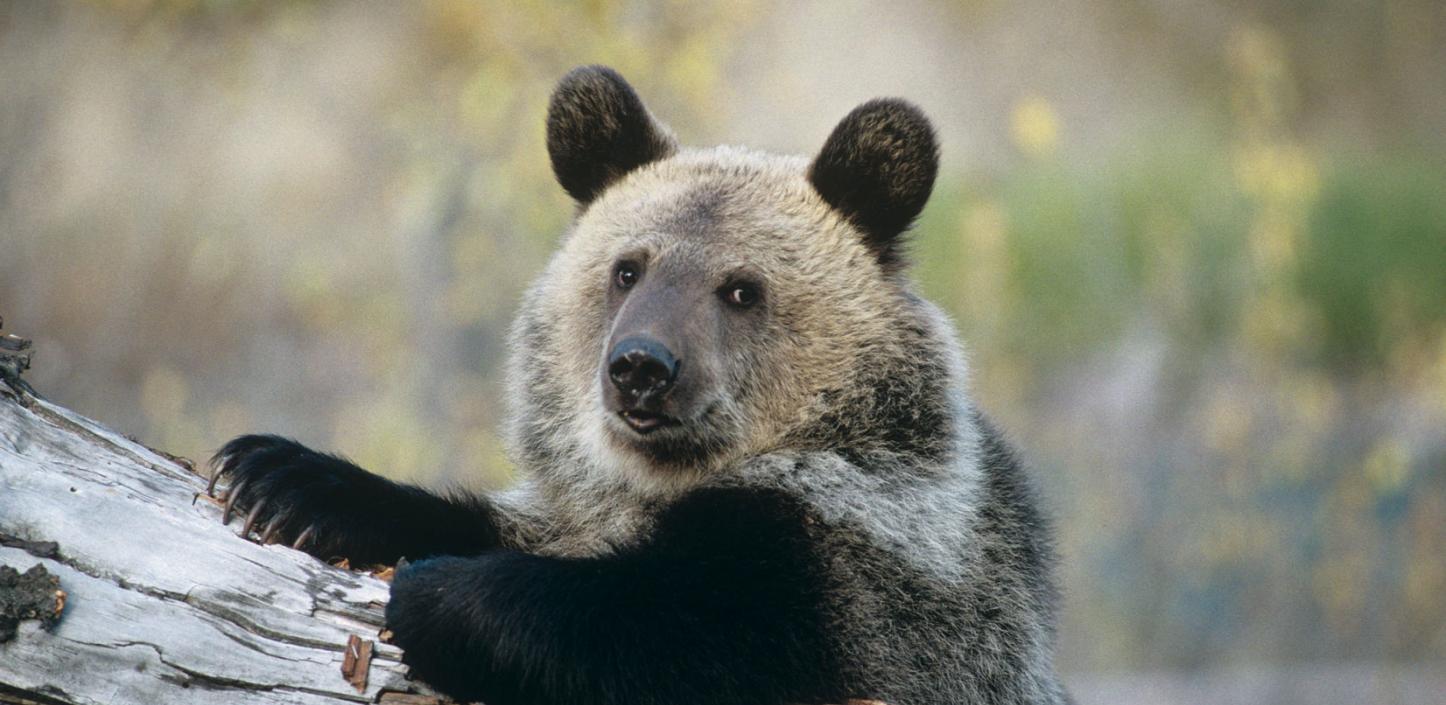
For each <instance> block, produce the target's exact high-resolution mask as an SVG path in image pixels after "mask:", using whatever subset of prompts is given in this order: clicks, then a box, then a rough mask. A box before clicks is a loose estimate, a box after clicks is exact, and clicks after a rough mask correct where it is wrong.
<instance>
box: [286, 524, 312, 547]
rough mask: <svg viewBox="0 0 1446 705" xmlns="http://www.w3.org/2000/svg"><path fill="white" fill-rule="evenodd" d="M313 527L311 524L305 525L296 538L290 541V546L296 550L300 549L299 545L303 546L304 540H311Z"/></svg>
mask: <svg viewBox="0 0 1446 705" xmlns="http://www.w3.org/2000/svg"><path fill="white" fill-rule="evenodd" d="M315 528H316V527H313V526H308V527H306V530H305V531H302V532H301V535H300V536H297V537H296V540H295V541H292V542H291V547H292V548H294V549H296V550H298V551H300V550H302V548H301V547H302V546H305V545H306V542H307V541H310V540H311V535H312V534H313V533H315Z"/></svg>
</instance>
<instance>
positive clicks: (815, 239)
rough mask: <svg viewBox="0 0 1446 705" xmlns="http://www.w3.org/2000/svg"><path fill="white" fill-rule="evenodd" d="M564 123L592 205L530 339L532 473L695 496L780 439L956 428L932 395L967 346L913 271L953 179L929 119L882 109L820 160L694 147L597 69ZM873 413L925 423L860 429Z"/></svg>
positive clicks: (895, 441) (846, 442) (570, 176)
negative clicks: (926, 229)
mask: <svg viewBox="0 0 1446 705" xmlns="http://www.w3.org/2000/svg"><path fill="white" fill-rule="evenodd" d="M548 125H549V140H548V144H549V149H550V152H551V156H552V162H553V165H554V170H555V171H556V172H557V175H558V180H559V182H560V183H562V185H563V186H564V188H565V189H566V190H567V191H568V192H569V193H570V194H572V195H573V196H574V197H575V198H576V199H577V200H578V203H579V213H578V216H577V219H576V221H575V222H574V224H573V227H572V228H571V230H570V231H569V233H568V234H567V236H566V237H565V240H564V242H563V243H562V246H561V249H560V251H559V252H558V254H557V255H556V256H555V257H554V259H553V261H552V262H551V263H550V265H549V267H548V271H547V272H546V273H545V274H544V275H543V276H542V277H540V278H539V284H538V285H537V286H536V287H535V288H534V289H533V290H532V291H531V292H530V293H529V295H528V297H527V300H526V302H525V303H524V306H523V313H522V316H521V318H520V321H519V324H518V329H517V330H516V331H515V332H516V334H517V335H515V336H514V340H518V341H519V344H518V345H517V347H516V348H515V349H514V355H513V371H512V375H511V378H512V379H513V380H514V381H516V382H519V383H520V384H519V385H518V387H515V388H514V392H515V393H514V395H513V396H512V398H513V399H521V400H523V402H524V403H523V405H522V407H523V408H522V409H521V410H520V413H519V414H518V415H519V416H520V417H521V421H520V423H519V424H518V426H517V427H516V428H515V429H514V437H515V438H516V440H517V443H516V445H518V447H519V452H520V453H522V455H523V456H524V457H530V458H532V459H534V460H537V461H538V462H536V463H532V462H529V463H528V464H529V465H533V466H534V467H545V466H547V465H548V464H549V463H550V462H556V461H557V459H558V458H562V457H571V458H573V459H574V460H579V461H580V462H589V460H590V461H591V462H592V463H594V464H597V465H600V466H602V468H603V469H604V470H605V471H616V472H617V473H619V474H623V475H632V476H635V477H641V478H644V479H646V480H648V481H649V482H662V483H664V484H673V485H679V486H683V485H687V484H689V483H690V481H691V480H694V479H696V478H698V477H699V476H702V475H706V474H708V473H712V472H716V471H718V470H719V469H720V468H726V467H728V466H729V465H730V464H732V463H734V462H736V461H738V460H740V459H743V458H747V457H750V456H753V455H757V454H760V453H765V452H768V451H770V450H773V449H777V448H782V447H787V448H789V449H791V450H799V449H802V450H807V449H809V448H810V447H819V448H829V449H832V450H843V451H848V450H849V449H850V446H855V448H854V449H855V450H859V451H862V450H864V449H866V448H874V449H885V450H893V451H900V450H902V451H908V450H916V449H915V448H912V447H910V441H911V440H918V441H920V442H922V443H924V444H926V445H937V444H938V443H940V439H947V438H949V437H950V435H951V434H950V432H949V430H948V429H947V428H945V425H946V419H944V418H943V417H944V416H946V415H947V406H948V404H947V402H946V401H945V400H942V399H935V398H933V397H937V396H938V395H939V394H940V393H941V392H940V390H943V389H944V388H945V387H947V386H948V385H947V384H946V383H945V381H944V378H945V377H947V376H949V375H950V374H951V372H955V373H957V371H951V370H948V369H945V368H946V367H948V362H947V361H950V360H953V359H955V358H957V357H958V356H957V355H954V354H951V353H952V351H947V350H939V349H937V348H939V347H940V346H941V345H942V344H947V343H941V342H940V341H949V340H951V338H952V336H950V335H948V334H943V335H940V334H939V333H940V331H938V330H936V329H937V328H938V327H939V321H940V320H941V318H940V316H939V315H938V312H937V311H935V310H934V309H933V308H932V307H931V306H929V305H928V304H925V303H923V302H922V301H921V300H920V299H918V298H917V297H915V296H914V295H913V294H912V293H911V292H910V290H909V286H908V282H907V280H906V279H905V277H904V276H903V271H902V270H903V258H902V255H901V249H902V243H901V236H902V234H903V232H904V230H905V229H906V228H907V226H908V224H909V223H910V222H911V221H912V220H913V218H914V217H915V216H916V215H917V214H918V212H919V210H920V209H922V207H923V205H924V202H925V201H926V200H927V197H928V194H929V190H930V189H931V188H932V184H933V179H934V174H935V172H936V170H937V151H936V148H935V145H934V139H933V133H932V130H931V128H930V127H929V125H928V122H927V120H926V119H925V118H924V117H923V115H922V114H921V113H919V112H918V111H917V109H915V108H913V107H912V106H909V105H907V104H905V103H903V102H901V101H888V100H883V101H873V102H871V103H867V104H865V105H864V106H861V107H860V108H859V109H857V110H855V111H854V112H853V113H851V114H850V115H849V116H848V117H846V118H845V119H844V121H843V122H841V123H840V124H839V126H838V127H837V128H836V129H835V130H834V132H833V134H832V135H831V136H830V137H829V139H828V140H827V141H826V143H825V145H824V147H823V149H822V150H821V151H820V153H819V155H818V156H817V157H815V158H814V159H813V160H811V161H810V160H807V159H804V158H799V157H786V156H775V155H769V154H764V153H761V152H756V151H751V150H745V149H740V148H733V147H718V148H712V149H702V150H692V149H680V148H678V147H677V145H676V143H675V142H674V141H673V138H672V136H671V134H670V133H669V132H668V131H667V129H666V128H665V127H663V126H662V125H661V124H659V123H657V122H656V121H655V120H654V119H653V118H652V117H651V116H650V115H649V114H648V113H647V111H646V109H645V108H644V107H643V106H642V103H641V101H640V100H638V98H637V96H636V95H635V94H634V93H633V92H632V89H631V88H629V87H628V86H627V84H626V83H625V82H623V81H622V79H621V78H620V77H618V76H617V75H616V74H615V73H612V72H611V71H610V70H607V69H603V68H599V67H586V68H583V69H578V70H576V71H574V72H573V73H572V74H569V76H568V77H567V78H564V80H563V81H562V83H561V85H560V86H559V88H558V90H557V92H556V93H555V94H554V99H553V105H552V108H551V109H550V111H549V121H548ZM941 361H944V362H941ZM861 396H862V397H863V398H860V397H861ZM904 406H907V407H908V408H907V409H905V408H900V407H904ZM869 413H884V414H891V413H902V414H904V415H905V416H907V417H909V418H907V419H904V420H905V421H907V422H908V423H904V424H901V423H899V422H898V420H896V419H883V420H882V421H883V422H878V421H879V420H874V422H871V423H861V422H857V421H859V420H860V419H859V418H858V417H859V416H861V415H862V416H867V415H868V414H869ZM931 418H932V420H933V422H934V423H933V425H930V424H927V423H922V422H923V421H929V420H930V419H931ZM852 429H867V432H864V433H853V435H854V436H858V437H849V436H850V433H851V430H852ZM900 429H904V430H905V432H904V433H903V434H902V435H907V436H911V437H912V438H903V437H902V436H901V432H900ZM870 434H872V435H873V436H878V435H879V434H884V435H886V436H893V437H892V438H884V437H866V436H868V435H870ZM914 445H918V444H917V443H916V444H914ZM539 454H541V455H544V456H547V457H538V455H539ZM581 459H589V460H581Z"/></svg>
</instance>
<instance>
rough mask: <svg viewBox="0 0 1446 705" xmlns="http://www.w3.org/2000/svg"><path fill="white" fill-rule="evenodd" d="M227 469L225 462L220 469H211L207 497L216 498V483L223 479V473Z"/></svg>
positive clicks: (207, 484)
mask: <svg viewBox="0 0 1446 705" xmlns="http://www.w3.org/2000/svg"><path fill="white" fill-rule="evenodd" d="M225 469H226V464H225V463H224V462H222V463H221V465H220V466H219V467H215V468H212V469H211V481H210V482H207V483H206V496H207V497H215V496H216V481H217V480H219V479H221V472H222V471H223V470H225Z"/></svg>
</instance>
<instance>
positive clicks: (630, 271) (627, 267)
mask: <svg viewBox="0 0 1446 705" xmlns="http://www.w3.org/2000/svg"><path fill="white" fill-rule="evenodd" d="M641 276H642V274H641V273H640V272H639V271H638V265H636V264H633V263H632V262H619V263H618V266H617V269H616V270H614V271H613V284H616V285H617V287H618V288H619V289H631V288H633V285H635V284H637V283H638V279H639V278H640V277H641Z"/></svg>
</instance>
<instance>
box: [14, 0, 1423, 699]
mask: <svg viewBox="0 0 1446 705" xmlns="http://www.w3.org/2000/svg"><path fill="white" fill-rule="evenodd" d="M594 62H598V63H606V64H610V65H612V66H614V67H616V68H618V69H619V70H620V71H621V72H622V73H623V74H624V75H626V76H627V77H628V78H629V79H630V80H631V81H632V82H633V83H634V84H635V86H636V87H637V88H638V90H639V91H640V93H642V95H643V96H644V98H645V99H646V100H647V101H648V103H649V105H650V106H651V107H652V109H653V110H654V112H655V113H656V114H658V115H659V116H660V117H661V118H663V119H664V120H665V121H667V122H669V123H670V124H671V125H672V126H673V127H674V128H675V129H676V131H677V132H678V133H679V135H680V137H681V138H682V139H683V140H684V141H685V142H687V143H691V144H701V145H707V144H714V143H718V142H733V143H743V144H748V145H753V146H758V147H764V148H768V149H772V150H776V151H784V152H793V153H811V152H813V150H815V149H817V148H818V147H819V146H820V145H821V144H822V142H823V139H824V138H825V137H826V136H827V134H828V131H829V130H830V128H831V127H832V126H833V125H834V124H835V123H836V121H837V120H839V119H840V118H841V117H842V116H843V115H844V114H845V113H846V112H847V111H848V110H849V109H850V108H852V107H853V106H854V105H856V104H858V103H860V102H862V101H863V100H866V99H868V98H871V97H875V96H879V95H901V96H906V97H908V98H910V99H912V100H914V101H916V102H917V103H919V104H921V105H922V106H923V107H924V108H925V109H926V111H927V112H929V114H930V115H931V116H933V118H934V119H935V121H936V123H937V125H938V128H939V132H940V135H941V139H942V142H943V146H944V169H943V173H942V175H941V178H940V182H939V184H938V187H937V189H936V191H935V195H934V198H933V201H932V202H931V205H930V206H929V207H928V209H927V210H926V211H925V214H924V217H923V220H922V223H921V225H920V227H919V228H918V232H917V238H916V242H915V254H916V259H917V262H918V265H917V267H916V270H915V271H916V273H917V275H918V276H919V278H920V280H921V286H922V288H923V290H924V292H925V293H926V294H927V295H928V296H930V297H931V298H933V299H934V300H936V301H938V302H940V303H942V304H943V305H944V306H945V307H946V308H947V309H948V310H949V311H950V312H951V313H952V314H953V315H954V317H955V320H956V321H957V324H958V328H959V331H960V333H961V335H962V336H963V337H964V339H965V341H966V343H967V345H968V346H969V347H970V349H971V351H972V356H973V361H974V369H975V380H974V383H975V388H976V393H977V396H978V397H979V399H980V400H981V403H982V405H983V406H984V408H985V409H987V410H988V411H989V412H990V413H991V414H992V415H994V416H995V418H996V419H997V420H998V421H999V423H1000V424H1001V425H1002V426H1003V427H1004V428H1005V429H1006V430H1007V431H1008V432H1009V433H1010V434H1011V435H1012V436H1013V438H1014V439H1015V440H1016V441H1017V442H1018V443H1019V444H1020V445H1021V446H1022V447H1023V448H1024V449H1025V452H1026V456H1027V457H1028V458H1029V460H1030V461H1031V464H1032V466H1033V468H1034V470H1035V473H1036V477H1037V479H1038V481H1039V484H1040V485H1041V487H1042V488H1043V490H1044V493H1045V495H1046V497H1047V500H1048V503H1049V506H1050V510H1051V512H1052V513H1053V515H1054V516H1055V517H1056V518H1057V524H1058V529H1059V545H1060V550H1061V553H1062V554H1063V565H1062V567H1061V577H1062V582H1063V587H1064V593H1065V603H1064V615H1063V622H1062V625H1061V652H1060V663H1061V667H1062V668H1063V670H1064V671H1065V672H1066V673H1067V680H1068V681H1069V683H1070V684H1071V687H1072V688H1073V689H1074V690H1075V692H1076V695H1077V696H1078V697H1079V699H1080V700H1081V701H1082V702H1083V703H1107V702H1139V703H1166V704H1167V703H1174V702H1180V703H1184V702H1198V701H1202V700H1203V699H1205V698H1207V697H1208V698H1210V699H1211V701H1212V702H1227V703H1230V702H1241V703H1248V702H1261V703H1266V702H1269V703H1294V702H1300V703H1332V702H1341V703H1345V702H1372V703H1427V702H1431V703H1440V702H1441V697H1442V693H1443V692H1446V70H1443V68H1442V67H1443V66H1446V4H1442V3H1441V2H1439V0H1388V1H1386V2H1376V3H1367V2H1359V1H1357V0H1316V1H1314V2H1286V1H1284V0H1265V1H1263V2H1243V1H1240V2H1237V1H1223V0H1216V1H1213V2H1186V1H1185V0H1111V1H1107V2H1099V1H1096V2H1084V1H1082V0H1012V1H1009V2H1005V1H1003V0H997V1H984V0H979V1H972V2H957V3H933V2H919V1H915V0H901V1H899V2H891V3H844V2H790V3H785V4H777V5H775V4H765V3H754V2H728V3H723V4H718V5H704V4H699V3H685V2H569V3H552V2H535V3H501V2H497V3H491V2H480V3H474V2H418V3H300V2H265V3H263V2H240V1H230V2H228V1H222V0H210V1H204V0H197V1H189V2H181V1H174V2H149V1H145V0H128V1H124V2H119V1H118V2H45V3H41V2H21V1H3V2H0V315H3V317H4V319H5V324H6V327H7V329H8V330H9V331H11V332H15V333H19V334H22V335H27V336H29V337H32V338H33V339H34V340H35V343H36V348H37V355H36V362H35V367H34V369H33V370H32V371H31V373H29V375H28V377H29V378H30V380H31V381H32V383H33V384H35V386H36V387H37V388H38V389H39V390H41V392H42V393H45V394H46V395H47V396H49V397H51V398H53V399H55V400H57V401H59V402H60V403H63V404H66V405H68V406H71V407H73V408H75V409H77V410H79V411H81V412H83V413H85V414H87V415H90V416H93V417H95V418H98V419H100V420H102V421H104V422H107V423H109V424H111V425H113V426H116V427H118V428H120V429H122V430H123V431H125V432H127V433H130V434H133V435H135V436H137V437H139V438H140V439H141V440H143V441H145V442H147V443H149V444H151V445H153V446H156V447H159V448H162V449H165V450H169V451H171V452H174V453H177V454H180V455H185V456H189V457H192V458H198V459H199V458H202V457H204V456H208V455H209V454H210V453H211V452H212V451H213V450H214V449H215V448H216V447H218V446H219V445H220V444H221V443H222V442H224V441H225V440H226V439H227V438H228V437H230V436H233V435H236V434H239V433H243V432H249V431H273V432H280V433H285V434H288V435H292V436H295V437H297V438H299V439H301V440H303V441H304V442H306V443H308V444H312V445H315V446H318V447H321V448H330V449H336V450H338V451H340V452H342V453H345V454H347V455H349V456H351V457H352V458H354V459H355V460H357V461H358V462H360V463H361V464H363V465H365V466H367V467H370V468H374V469H377V470H379V471H382V472H384V473H386V474H389V475H391V476H393V477H396V478H401V479H407V480H413V481H417V482H424V483H437V484H448V483H451V484H460V485H464V486H470V487H496V486H500V485H504V484H506V482H507V481H508V477H509V473H510V470H509V467H508V464H507V462H506V460H505V457H504V455H503V450H502V448H501V445H500V443H499V440H498V436H497V430H498V426H499V420H500V418H501V415H502V414H503V409H502V408H501V391H500V390H501V386H500V380H499V376H500V373H501V362H502V359H503V354H504V347H505V341H506V330H507V323H508V321H509V319H510V317H511V316H512V314H513V312H514V309H515V307H516V303H517V300H518V296H519V292H520V289H521V288H522V287H523V286H525V285H526V283H527V282H528V281H529V279H530V278H531V277H532V276H533V275H534V274H535V273H537V272H538V271H539V269H540V267H541V265H542V263H543V262H544V260H545V258H546V257H547V256H548V254H549V253H550V252H551V250H552V249H553V247H554V245H555V244H556V242H557V239H558V236H559V234H560V233H561V232H562V230H563V229H564V228H565V226H566V224H567V221H568V218H569V215H570V212H571V205H570V203H569V201H568V200H567V199H566V197H565V196H564V195H563V193H562V191H561V190H560V189H559V188H558V187H557V186H556V185H555V184H554V183H553V181H552V178H551V174H550V171H549V167H548V161H547V156H546V153H545V149H544V145H543V130H542V119H543V113H544V110H545V106H546V101H547V98H548V93H549V90H550V89H551V86H552V84H553V82H554V81H556V79H557V78H558V77H559V76H561V75H562V74H563V73H564V72H565V71H566V70H567V69H568V68H570V67H572V66H574V65H577V64H581V63H594Z"/></svg>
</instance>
